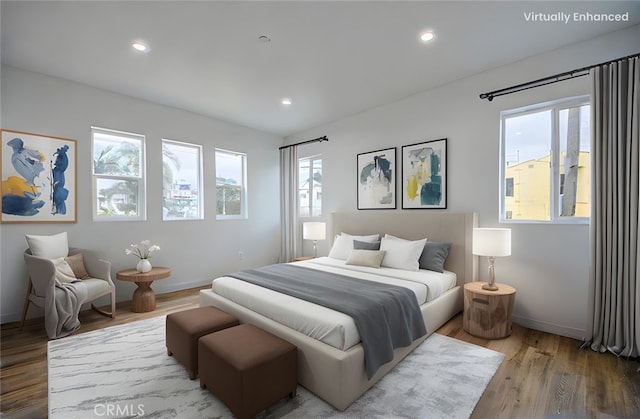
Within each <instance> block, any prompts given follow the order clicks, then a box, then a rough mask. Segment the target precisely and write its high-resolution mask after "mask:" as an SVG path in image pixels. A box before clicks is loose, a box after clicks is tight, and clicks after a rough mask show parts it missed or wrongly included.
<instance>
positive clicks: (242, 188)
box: [214, 148, 249, 220]
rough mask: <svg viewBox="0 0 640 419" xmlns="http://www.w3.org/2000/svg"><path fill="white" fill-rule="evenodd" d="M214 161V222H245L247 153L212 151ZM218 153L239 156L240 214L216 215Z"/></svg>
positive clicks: (247, 215) (247, 209)
mask: <svg viewBox="0 0 640 419" xmlns="http://www.w3.org/2000/svg"><path fill="white" fill-rule="evenodd" d="M214 151H215V154H214V161H215V173H214V175H215V181H216V209H215V213H216V220H247V219H248V218H249V208H248V202H247V201H248V193H247V189H248V188H247V166H248V156H247V153H243V152H240V151H231V150H226V149H223V148H215V149H214ZM218 153H221V154H227V155H233V156H239V157H241V162H242V169H241V173H242V181H241V182H240V214H218Z"/></svg>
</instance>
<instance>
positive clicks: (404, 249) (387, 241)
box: [380, 235, 427, 271]
mask: <svg viewBox="0 0 640 419" xmlns="http://www.w3.org/2000/svg"><path fill="white" fill-rule="evenodd" d="M426 242H427V239H422V240H415V241H409V240H404V239H399V238H397V237H393V236H389V235H385V236H384V237H383V238H382V241H381V242H380V250H384V251H385V252H386V253H385V255H384V259H382V266H386V267H388V268H396V269H405V270H407V271H417V270H419V269H420V262H419V260H420V255H422V251H423V250H424V244H425V243H426Z"/></svg>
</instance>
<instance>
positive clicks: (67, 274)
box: [51, 258, 78, 285]
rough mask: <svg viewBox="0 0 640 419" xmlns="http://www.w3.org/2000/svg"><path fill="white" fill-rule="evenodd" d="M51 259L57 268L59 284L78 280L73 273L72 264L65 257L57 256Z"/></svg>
mask: <svg viewBox="0 0 640 419" xmlns="http://www.w3.org/2000/svg"><path fill="white" fill-rule="evenodd" d="M51 261H52V262H53V266H55V268H56V282H57V283H58V285H62V284H69V283H71V282H74V281H77V280H78V278H76V275H75V274H74V273H73V269H71V265H69V264H68V263H67V261H66V260H64V258H55V259H52V260H51Z"/></svg>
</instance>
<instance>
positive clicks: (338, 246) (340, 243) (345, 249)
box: [329, 233, 380, 260]
mask: <svg viewBox="0 0 640 419" xmlns="http://www.w3.org/2000/svg"><path fill="white" fill-rule="evenodd" d="M379 238H380V236H379V235H378V234H373V235H370V236H352V235H351V234H346V233H341V234H340V235H339V236H336V239H335V240H334V241H333V246H331V250H330V251H329V257H330V258H334V259H342V260H347V259H348V258H349V255H350V254H351V251H352V250H353V241H354V240H358V241H363V242H374V241H377V240H378V239H379Z"/></svg>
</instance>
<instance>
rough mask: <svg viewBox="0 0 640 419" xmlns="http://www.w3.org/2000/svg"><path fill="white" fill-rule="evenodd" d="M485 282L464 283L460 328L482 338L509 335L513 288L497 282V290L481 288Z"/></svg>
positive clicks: (498, 337) (514, 297)
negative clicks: (462, 313) (462, 312)
mask: <svg viewBox="0 0 640 419" xmlns="http://www.w3.org/2000/svg"><path fill="white" fill-rule="evenodd" d="M484 284H485V283H484V282H470V283H468V284H465V285H464V315H463V320H462V327H463V328H464V330H465V331H466V332H467V333H470V334H472V335H474V336H478V337H481V338H485V339H501V338H506V337H507V336H509V335H510V334H511V313H512V312H513V304H514V303H515V301H516V289H515V288H513V287H511V286H509V285H506V284H498V283H497V282H496V285H497V286H498V290H497V291H487V290H483V289H482V285H484Z"/></svg>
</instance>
